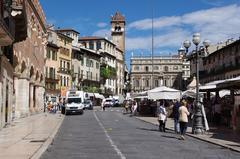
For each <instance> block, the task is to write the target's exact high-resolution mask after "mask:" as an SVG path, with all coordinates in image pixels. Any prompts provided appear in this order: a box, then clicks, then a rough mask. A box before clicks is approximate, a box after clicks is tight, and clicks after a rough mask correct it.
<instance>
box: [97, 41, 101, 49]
mask: <svg viewBox="0 0 240 159" xmlns="http://www.w3.org/2000/svg"><path fill="white" fill-rule="evenodd" d="M99 49H102V45H101V41H97V50H99Z"/></svg>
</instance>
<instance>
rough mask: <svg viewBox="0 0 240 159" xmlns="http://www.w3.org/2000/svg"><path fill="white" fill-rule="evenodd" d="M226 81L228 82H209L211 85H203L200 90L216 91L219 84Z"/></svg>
mask: <svg viewBox="0 0 240 159" xmlns="http://www.w3.org/2000/svg"><path fill="white" fill-rule="evenodd" d="M225 81H226V80H217V81H213V82H209V83H206V84H205V85H203V86H200V87H199V89H200V91H204V90H213V89H216V88H217V84H219V83H223V82H225Z"/></svg>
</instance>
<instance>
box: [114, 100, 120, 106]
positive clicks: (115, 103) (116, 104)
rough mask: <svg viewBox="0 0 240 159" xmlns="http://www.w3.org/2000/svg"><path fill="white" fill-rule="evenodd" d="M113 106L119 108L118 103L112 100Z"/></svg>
mask: <svg viewBox="0 0 240 159" xmlns="http://www.w3.org/2000/svg"><path fill="white" fill-rule="evenodd" d="M113 106H114V107H119V106H120V103H119V100H118V99H115V100H113Z"/></svg>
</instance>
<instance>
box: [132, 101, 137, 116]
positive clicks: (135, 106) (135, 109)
mask: <svg viewBox="0 0 240 159" xmlns="http://www.w3.org/2000/svg"><path fill="white" fill-rule="evenodd" d="M137 107H138V104H137V101H136V100H134V101H133V111H132V112H133V115H136V114H137Z"/></svg>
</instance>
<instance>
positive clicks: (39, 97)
mask: <svg viewBox="0 0 240 159" xmlns="http://www.w3.org/2000/svg"><path fill="white" fill-rule="evenodd" d="M44 92H45V88H44V87H43V86H41V85H35V97H36V101H35V108H34V109H35V112H37V113H39V112H43V111H44Z"/></svg>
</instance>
